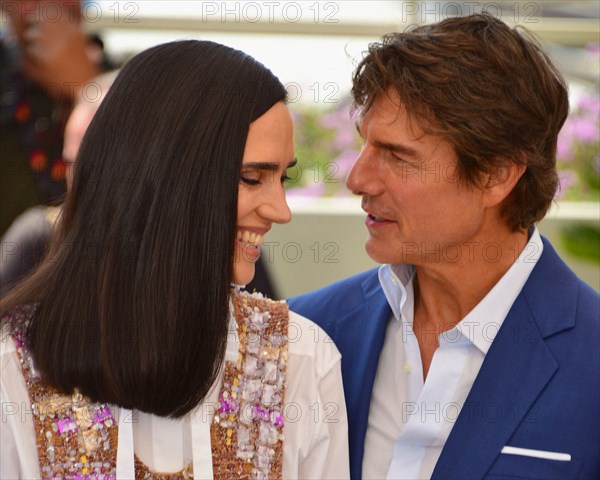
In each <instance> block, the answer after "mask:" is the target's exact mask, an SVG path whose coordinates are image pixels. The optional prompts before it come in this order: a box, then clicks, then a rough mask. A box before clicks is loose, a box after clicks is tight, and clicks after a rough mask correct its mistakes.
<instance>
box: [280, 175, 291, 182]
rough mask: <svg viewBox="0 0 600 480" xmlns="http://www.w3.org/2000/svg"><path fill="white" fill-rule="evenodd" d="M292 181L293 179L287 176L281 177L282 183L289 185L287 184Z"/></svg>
mask: <svg viewBox="0 0 600 480" xmlns="http://www.w3.org/2000/svg"><path fill="white" fill-rule="evenodd" d="M291 179H292V178H291V177H288V176H287V175H283V176H282V177H281V183H287V182H289V181H290V180H291Z"/></svg>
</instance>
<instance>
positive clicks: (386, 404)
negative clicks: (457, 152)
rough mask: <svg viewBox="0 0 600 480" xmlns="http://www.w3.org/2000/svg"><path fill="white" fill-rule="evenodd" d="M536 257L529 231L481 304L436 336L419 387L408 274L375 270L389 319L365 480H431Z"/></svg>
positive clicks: (538, 246) (400, 269) (401, 269)
mask: <svg viewBox="0 0 600 480" xmlns="http://www.w3.org/2000/svg"><path fill="white" fill-rule="evenodd" d="M542 249H543V244H542V241H541V238H540V235H539V232H538V230H537V228H535V229H534V230H533V232H532V235H531V237H530V239H529V242H528V244H527V245H526V246H525V248H524V249H523V251H522V252H521V254H520V255H519V257H518V258H517V259H516V261H515V262H514V263H513V265H512V266H511V267H510V268H509V270H508V271H507V272H506V273H505V274H504V275H503V276H502V278H501V279H500V280H499V281H498V283H496V285H495V286H494V287H493V288H492V289H491V290H490V291H489V292H488V294H487V295H486V296H485V297H484V298H483V299H482V300H481V302H479V304H477V305H476V306H475V308H473V310H471V311H470V312H469V313H468V314H467V315H466V316H465V317H464V318H463V319H462V320H461V321H460V322H459V323H458V324H457V325H455V326H454V328H452V329H450V330H448V331H446V332H443V333H442V334H441V335H439V336H438V341H439V348H438V349H437V350H436V351H435V354H434V356H433V359H432V362H431V365H430V368H429V372H428V375H427V379H426V381H425V382H423V366H422V363H421V354H420V350H419V344H418V342H417V338H416V336H415V335H414V333H413V319H414V290H413V278H414V274H415V267H414V266H411V265H382V266H381V268H380V269H379V281H380V283H381V286H382V288H383V291H384V293H385V296H386V298H387V301H388V302H389V304H390V307H391V309H392V319H390V322H389V323H388V326H387V330H386V336H385V341H384V344H383V349H382V351H381V356H380V358H379V365H378V368H377V375H376V377H375V383H374V386H373V394H372V397H371V406H370V410H369V424H368V428H367V434H366V438H365V454H364V457H363V478H364V479H365V480H369V479H372V480H375V479H377V480H381V479H384V478H388V479H411V480H415V479H427V478H431V475H432V473H433V470H434V468H435V465H436V463H437V461H438V459H439V457H440V454H441V452H442V449H443V448H444V445H445V443H446V440H447V439H448V436H449V435H450V431H451V430H452V427H453V425H454V422H455V421H456V419H457V418H458V414H459V413H460V411H461V409H462V408H463V405H464V402H465V400H466V398H467V396H468V394H469V391H470V390H471V387H472V386H473V383H474V381H475V378H476V377H477V374H478V373H479V370H480V368H481V365H482V364H483V361H484V359H485V355H486V354H487V352H488V350H489V348H490V346H491V344H492V342H493V341H494V338H495V337H496V334H497V333H498V330H499V329H500V327H501V326H502V323H503V321H504V318H505V317H506V315H507V314H508V312H509V310H510V308H511V306H512V304H513V303H514V301H515V300H516V298H517V296H518V295H519V293H520V292H521V289H522V288H523V285H524V284H525V282H526V281H527V279H528V278H529V275H530V274H531V271H532V270H533V268H534V266H535V264H536V263H537V261H538V259H539V258H540V256H541V254H542ZM496 413H497V412H496ZM489 414H490V415H493V414H494V412H489Z"/></svg>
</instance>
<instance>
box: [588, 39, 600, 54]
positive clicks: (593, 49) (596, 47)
mask: <svg viewBox="0 0 600 480" xmlns="http://www.w3.org/2000/svg"><path fill="white" fill-rule="evenodd" d="M585 50H586V52H587V53H588V54H589V56H590V57H595V58H600V43H598V42H590V43H588V44H587V45H586V46H585Z"/></svg>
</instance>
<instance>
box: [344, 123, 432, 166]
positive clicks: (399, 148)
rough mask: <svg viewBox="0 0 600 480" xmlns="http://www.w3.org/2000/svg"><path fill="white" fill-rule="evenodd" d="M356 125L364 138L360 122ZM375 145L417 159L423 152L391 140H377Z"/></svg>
mask: <svg viewBox="0 0 600 480" xmlns="http://www.w3.org/2000/svg"><path fill="white" fill-rule="evenodd" d="M354 126H355V127H356V131H357V132H358V134H359V135H360V138H363V136H362V134H361V132H360V124H359V123H358V122H354ZM373 146H374V147H376V148H381V149H384V150H389V151H390V152H395V153H401V154H402V155H406V156H407V157H412V158H414V159H415V160H420V159H421V158H422V157H421V154H420V153H419V152H417V151H416V150H415V149H414V148H411V147H407V146H406V145H400V144H397V143H390V142H382V141H380V140H375V141H374V142H373Z"/></svg>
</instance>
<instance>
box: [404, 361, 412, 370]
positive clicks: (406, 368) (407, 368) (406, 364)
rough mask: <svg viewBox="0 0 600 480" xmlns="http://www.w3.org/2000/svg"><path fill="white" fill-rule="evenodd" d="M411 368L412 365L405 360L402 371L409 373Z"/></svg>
mask: <svg viewBox="0 0 600 480" xmlns="http://www.w3.org/2000/svg"><path fill="white" fill-rule="evenodd" d="M411 369H412V366H411V364H410V362H406V363H405V364H404V372H405V373H410V371H411Z"/></svg>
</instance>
